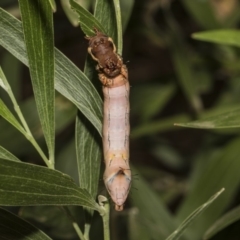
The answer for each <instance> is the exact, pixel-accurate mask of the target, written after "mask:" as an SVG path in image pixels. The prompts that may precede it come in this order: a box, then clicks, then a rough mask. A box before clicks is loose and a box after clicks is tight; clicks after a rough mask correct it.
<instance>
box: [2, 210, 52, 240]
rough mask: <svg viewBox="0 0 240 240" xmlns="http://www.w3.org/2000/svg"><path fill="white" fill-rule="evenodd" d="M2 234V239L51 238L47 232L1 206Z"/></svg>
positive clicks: (46, 239) (43, 239) (34, 239)
mask: <svg viewBox="0 0 240 240" xmlns="http://www.w3.org/2000/svg"><path fill="white" fill-rule="evenodd" d="M0 219H1V224H0V236H1V237H2V239H21V240H50V239H51V238H50V237H48V236H47V235H46V234H45V233H43V232H42V231H41V230H40V229H38V228H36V227H34V226H33V225H32V224H30V223H28V222H27V221H25V220H23V219H21V218H19V217H17V216H16V215H14V214H12V213H11V212H9V211H7V210H5V209H3V208H0Z"/></svg>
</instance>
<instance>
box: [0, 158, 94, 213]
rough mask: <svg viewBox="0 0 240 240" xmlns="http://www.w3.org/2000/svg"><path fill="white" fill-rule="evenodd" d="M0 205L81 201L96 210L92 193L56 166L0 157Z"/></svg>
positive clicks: (80, 203) (63, 203)
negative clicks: (47, 166) (41, 165)
mask: <svg viewBox="0 0 240 240" xmlns="http://www.w3.org/2000/svg"><path fill="white" fill-rule="evenodd" d="M0 205H2V206H36V205H81V206H85V207H89V208H91V209H94V210H98V209H99V206H98V204H97V203H96V202H95V201H94V199H93V198H92V196H91V195H90V194H89V193H88V192H87V191H86V190H85V189H81V188H79V187H77V185H76V184H75V183H74V182H73V180H72V179H71V178H70V177H69V176H68V175H65V174H63V173H61V172H58V171H56V170H51V169H48V168H45V167H40V166H36V165H32V164H27V163H18V162H13V161H7V160H0Z"/></svg>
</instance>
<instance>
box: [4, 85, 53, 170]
mask: <svg viewBox="0 0 240 240" xmlns="http://www.w3.org/2000/svg"><path fill="white" fill-rule="evenodd" d="M4 83H5V86H6V91H7V93H8V95H9V97H10V99H11V101H12V103H13V106H14V110H15V112H16V113H17V115H18V117H19V119H20V121H21V123H22V125H23V127H24V129H25V131H26V133H25V137H26V138H27V139H28V141H30V142H31V143H32V145H33V146H34V147H35V149H36V150H37V151H38V153H39V154H40V156H41V157H42V159H43V161H44V162H45V163H46V165H47V166H48V168H51V169H54V165H53V164H52V162H50V161H49V160H48V158H47V157H46V155H45V154H44V152H43V151H42V149H41V148H40V146H39V145H38V143H37V142H36V140H35V139H34V137H33V135H32V133H31V131H30V129H29V127H28V125H27V123H26V121H25V118H24V117H23V115H22V112H21V110H20V108H19V106H18V104H17V101H16V99H15V97H14V95H13V92H12V89H11V87H10V85H9V84H8V82H7V81H6V82H4Z"/></svg>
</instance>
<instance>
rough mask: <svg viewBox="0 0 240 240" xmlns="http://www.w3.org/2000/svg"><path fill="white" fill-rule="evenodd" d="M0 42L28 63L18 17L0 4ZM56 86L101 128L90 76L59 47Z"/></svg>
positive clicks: (100, 129) (98, 102) (97, 95)
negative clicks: (0, 6)
mask: <svg viewBox="0 0 240 240" xmlns="http://www.w3.org/2000/svg"><path fill="white" fill-rule="evenodd" d="M0 32H1V33H2V36H3V37H1V38H0V45H2V46H3V47H4V48H6V49H7V50H8V51H9V52H10V53H12V54H13V55H14V56H15V57H16V58H18V59H19V60H20V61H22V62H23V63H24V64H25V65H28V62H27V55H26V49H25V46H24V40H23V33H22V26H21V23H20V21H19V20H17V19H16V18H14V17H13V16H11V15H10V14H8V13H7V12H6V11H4V10H3V9H1V8H0ZM55 58H56V59H55V60H56V62H55V89H56V90H57V91H59V92H60V93H61V94H62V95H63V96H65V97H66V98H68V99H69V100H70V101H72V102H73V103H74V104H75V105H76V106H77V107H78V108H79V110H80V111H81V112H82V113H83V114H84V115H85V116H86V117H87V118H88V120H89V121H90V122H91V123H92V124H93V125H94V126H95V127H96V129H97V130H98V132H99V133H100V134H101V132H102V123H101V119H102V101H101V98H100V96H99V94H98V93H97V91H96V89H95V88H94V87H93V85H92V83H91V82H90V81H89V79H88V78H87V77H86V76H85V75H84V74H83V73H82V72H81V71H80V70H79V69H78V68H77V67H76V66H75V65H74V64H73V63H72V62H71V61H70V60H69V59H68V58H67V57H65V56H64V55H63V54H62V53H61V52H60V51H58V50H55Z"/></svg>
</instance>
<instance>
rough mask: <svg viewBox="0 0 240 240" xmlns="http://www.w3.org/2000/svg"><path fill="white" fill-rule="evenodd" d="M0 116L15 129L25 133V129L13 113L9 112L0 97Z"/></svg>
mask: <svg viewBox="0 0 240 240" xmlns="http://www.w3.org/2000/svg"><path fill="white" fill-rule="evenodd" d="M0 116H2V117H3V118H5V119H6V120H7V121H8V122H9V123H11V124H12V125H13V126H14V127H15V128H16V129H18V130H19V131H20V132H21V133H22V134H24V135H25V134H26V133H25V130H24V129H23V127H22V126H21V124H20V123H19V122H18V120H17V119H16V118H15V117H14V115H13V114H12V113H11V112H10V110H9V109H8V108H7V106H6V105H5V104H4V102H3V101H2V100H1V99H0Z"/></svg>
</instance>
